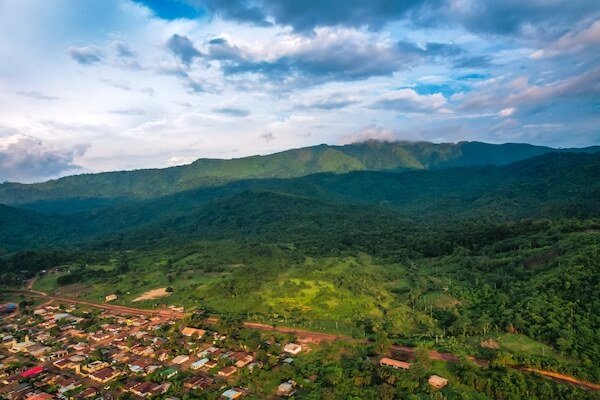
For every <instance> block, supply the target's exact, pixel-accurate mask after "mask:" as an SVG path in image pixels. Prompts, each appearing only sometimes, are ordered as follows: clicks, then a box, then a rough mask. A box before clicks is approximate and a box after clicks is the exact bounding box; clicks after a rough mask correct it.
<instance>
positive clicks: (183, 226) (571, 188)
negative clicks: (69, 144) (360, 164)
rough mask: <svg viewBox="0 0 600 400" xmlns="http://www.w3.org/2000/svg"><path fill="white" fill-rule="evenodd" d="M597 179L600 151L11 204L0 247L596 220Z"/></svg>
mask: <svg viewBox="0 0 600 400" xmlns="http://www.w3.org/2000/svg"><path fill="white" fill-rule="evenodd" d="M598 176H600V154H574V153H564V154H546V155H543V156H539V157H535V158H531V159H527V160H523V161H519V162H516V163H513V164H509V165H505V166H500V167H497V166H475V167H473V166H472V167H459V168H448V169H436V170H419V171H400V172H378V171H356V172H351V173H347V174H330V173H321V174H315V175H309V176H305V177H300V178H290V179H262V180H242V181H237V182H232V183H229V184H225V185H222V186H214V187H205V188H201V189H195V190H191V191H184V192H180V193H176V194H174V195H169V196H165V197H162V198H158V199H148V200H134V199H128V200H126V201H125V200H124V201H122V202H121V203H115V204H111V205H104V206H100V205H99V204H94V207H95V208H94V209H92V210H89V209H87V206H88V205H89V204H90V200H87V199H82V200H78V199H69V200H66V201H56V202H45V203H37V204H30V205H28V207H30V210H21V209H14V208H10V209H9V208H7V207H5V208H4V209H5V210H7V211H6V212H4V213H2V214H1V215H0V224H1V225H0V226H2V227H4V228H3V230H2V231H0V234H2V236H1V237H0V243H2V246H3V247H4V248H6V249H18V248H22V247H25V246H29V247H31V246H33V247H40V246H46V245H49V244H57V245H62V246H65V245H69V244H74V243H77V244H82V243H89V242H90V241H94V240H106V238H107V237H111V239H110V242H111V243H113V244H114V243H118V242H119V241H121V240H125V241H126V242H127V243H129V245H131V244H132V243H133V244H135V243H137V244H141V243H142V242H143V241H155V240H162V241H165V240H166V241H169V240H181V239H182V238H186V239H203V238H211V239H223V238H240V237H249V236H251V237H255V238H257V239H258V238H260V239H265V240H267V239H268V240H269V241H273V240H280V241H284V242H285V241H287V242H294V241H298V240H299V241H306V240H309V239H310V238H317V240H321V241H322V242H324V241H323V238H322V236H323V234H325V233H326V236H329V235H334V233H335V235H337V237H341V236H343V235H346V234H348V233H349V232H355V233H356V234H357V235H358V234H362V235H363V236H365V237H367V236H368V235H371V234H373V232H378V233H381V232H383V231H385V232H388V236H389V232H393V231H398V230H404V229H406V227H408V226H410V225H411V224H419V225H421V226H437V227H439V226H442V225H445V224H446V225H447V224H453V223H456V222H462V221H470V220H476V221H478V222H479V223H485V222H489V223H500V222H506V221H517V220H519V219H523V218H553V219H556V218H592V217H597V216H599V215H600V201H599V200H598V199H600V180H598V179H597V177H598ZM80 203H83V205H81V204H80ZM9 210H16V211H18V212H10V211H9ZM57 214H59V215H60V216H58V215H57ZM32 232H37V234H33V233H32ZM361 232H362V233H361ZM115 234H118V235H116V236H115ZM335 235H334V236H335ZM392 236H393V235H392ZM142 238H143V239H142Z"/></svg>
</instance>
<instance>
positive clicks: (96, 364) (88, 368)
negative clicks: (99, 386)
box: [81, 361, 108, 374]
mask: <svg viewBox="0 0 600 400" xmlns="http://www.w3.org/2000/svg"><path fill="white" fill-rule="evenodd" d="M106 367H108V363H107V362H105V361H92V362H91V363H89V364H86V365H84V366H83V367H81V369H82V370H83V372H87V373H88V374H92V373H94V372H97V371H100V370H101V369H104V368H106Z"/></svg>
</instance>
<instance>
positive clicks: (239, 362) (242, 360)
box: [231, 351, 254, 368]
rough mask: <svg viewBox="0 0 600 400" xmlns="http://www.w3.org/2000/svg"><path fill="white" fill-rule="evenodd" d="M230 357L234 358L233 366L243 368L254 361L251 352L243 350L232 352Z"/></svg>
mask: <svg viewBox="0 0 600 400" xmlns="http://www.w3.org/2000/svg"><path fill="white" fill-rule="evenodd" d="M231 358H232V359H234V360H235V366H236V367H238V368H243V367H245V366H246V365H248V364H250V363H251V362H252V361H254V357H253V356H252V355H251V354H248V353H245V352H243V351H241V352H238V353H235V354H233V356H232V357H231Z"/></svg>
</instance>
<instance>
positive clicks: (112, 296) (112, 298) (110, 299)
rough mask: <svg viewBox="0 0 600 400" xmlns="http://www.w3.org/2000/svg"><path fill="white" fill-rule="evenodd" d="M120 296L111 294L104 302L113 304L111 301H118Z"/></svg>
mask: <svg viewBox="0 0 600 400" xmlns="http://www.w3.org/2000/svg"><path fill="white" fill-rule="evenodd" d="M118 297H119V296H117V295H116V294H109V295H108V296H106V297H105V298H104V301H106V302H107V303H108V302H111V301H115V300H116V299H118Z"/></svg>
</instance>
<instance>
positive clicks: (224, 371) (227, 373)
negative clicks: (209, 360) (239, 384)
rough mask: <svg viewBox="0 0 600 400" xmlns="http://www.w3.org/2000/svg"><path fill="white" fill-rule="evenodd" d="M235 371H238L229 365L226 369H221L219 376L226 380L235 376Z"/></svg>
mask: <svg viewBox="0 0 600 400" xmlns="http://www.w3.org/2000/svg"><path fill="white" fill-rule="evenodd" d="M235 371H237V368H236V367H234V366H233V365H228V366H226V367H223V368H221V369H220V370H219V372H218V375H219V376H222V377H224V378H228V377H230V376H231V375H233V374H235Z"/></svg>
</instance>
